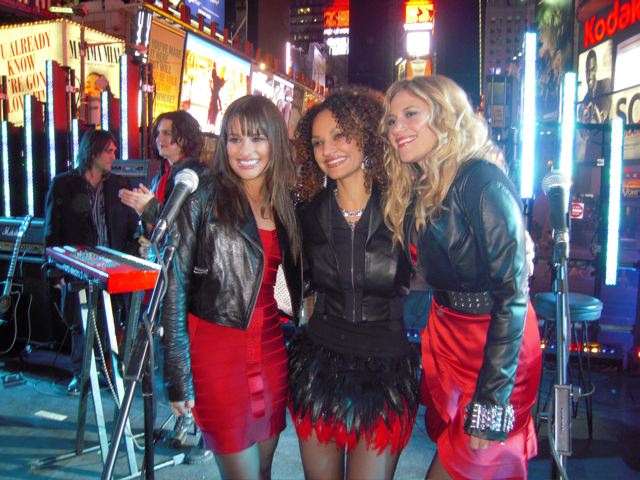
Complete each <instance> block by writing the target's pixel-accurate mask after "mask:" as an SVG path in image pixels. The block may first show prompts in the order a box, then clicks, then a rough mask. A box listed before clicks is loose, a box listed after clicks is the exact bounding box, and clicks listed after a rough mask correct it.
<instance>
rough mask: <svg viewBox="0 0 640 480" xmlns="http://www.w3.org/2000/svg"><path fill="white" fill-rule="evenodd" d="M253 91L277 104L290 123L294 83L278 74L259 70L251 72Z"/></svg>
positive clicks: (285, 119) (286, 121)
mask: <svg viewBox="0 0 640 480" xmlns="http://www.w3.org/2000/svg"><path fill="white" fill-rule="evenodd" d="M251 93H252V94H253V95H263V96H265V97H267V98H268V99H269V100H271V101H272V102H273V103H275V104H276V106H277V107H278V109H279V110H280V111H281V112H282V117H283V118H284V121H285V123H286V124H287V125H288V124H289V120H290V118H291V104H292V103H293V83H292V82H290V81H288V80H285V79H284V78H280V77H278V76H277V75H271V74H266V73H264V72H261V71H259V70H256V71H253V72H252V73H251Z"/></svg>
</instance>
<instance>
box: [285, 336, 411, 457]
mask: <svg viewBox="0 0 640 480" xmlns="http://www.w3.org/2000/svg"><path fill="white" fill-rule="evenodd" d="M419 369H420V361H419V358H418V354H417V353H416V352H415V351H414V350H413V349H412V348H410V349H409V351H408V353H407V354H406V355H402V356H399V357H391V358H380V357H360V356H355V355H348V354H344V353H340V352H336V351H335V350H332V349H329V348H326V347H324V346H322V345H319V344H318V343H316V342H314V341H313V340H312V339H310V338H309V336H308V335H307V333H306V331H305V330H301V331H300V332H298V333H297V334H296V336H295V337H294V338H293V339H292V340H291V342H290V344H289V387H290V400H289V410H290V412H291V417H292V419H293V422H294V425H295V428H296V433H297V434H298V438H300V439H301V440H307V439H308V438H309V437H310V435H311V433H312V432H315V434H316V436H317V438H318V440H319V441H320V442H322V443H329V442H335V443H336V446H337V447H339V448H342V449H345V450H347V451H349V450H350V449H352V448H354V447H355V446H356V444H357V443H358V442H359V441H360V440H361V439H363V438H364V439H366V442H367V443H368V445H369V449H370V450H376V451H377V452H378V453H379V454H381V453H382V452H383V451H384V450H386V449H387V448H388V447H390V448H391V453H392V454H395V453H397V452H400V451H402V449H403V448H404V447H406V445H407V443H408V442H409V438H410V437H411V431H412V429H413V424H414V422H415V419H416V412H417V410H418V391H419V388H418V374H419V373H418V372H419Z"/></svg>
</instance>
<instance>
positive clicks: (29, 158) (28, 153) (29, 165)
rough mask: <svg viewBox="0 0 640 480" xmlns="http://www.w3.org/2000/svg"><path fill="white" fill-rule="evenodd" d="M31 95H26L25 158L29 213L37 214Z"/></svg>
mask: <svg viewBox="0 0 640 480" xmlns="http://www.w3.org/2000/svg"><path fill="white" fill-rule="evenodd" d="M32 98H33V97H32V96H31V95H25V96H24V158H25V167H26V169H27V213H29V214H30V215H35V207H34V205H35V199H34V192H33V123H32V121H33V119H32V118H31V115H32V114H33V110H32V108H31V102H32Z"/></svg>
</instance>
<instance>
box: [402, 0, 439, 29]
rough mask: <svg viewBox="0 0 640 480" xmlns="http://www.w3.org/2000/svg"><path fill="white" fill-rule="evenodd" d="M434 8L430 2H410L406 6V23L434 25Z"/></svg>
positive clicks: (425, 0)
mask: <svg viewBox="0 0 640 480" xmlns="http://www.w3.org/2000/svg"><path fill="white" fill-rule="evenodd" d="M433 18H434V7H433V2H432V1H429V0H422V1H409V2H407V3H405V5H404V23H405V24H412V23H425V24H431V25H433Z"/></svg>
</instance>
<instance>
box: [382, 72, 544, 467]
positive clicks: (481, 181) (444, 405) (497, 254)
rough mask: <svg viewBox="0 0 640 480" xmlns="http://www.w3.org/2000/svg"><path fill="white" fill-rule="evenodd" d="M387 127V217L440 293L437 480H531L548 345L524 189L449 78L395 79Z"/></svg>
mask: <svg viewBox="0 0 640 480" xmlns="http://www.w3.org/2000/svg"><path fill="white" fill-rule="evenodd" d="M381 129H382V133H383V135H384V136H385V137H386V138H387V140H388V145H387V152H386V155H385V168H386V169H387V173H388V175H389V190H388V193H387V196H386V202H385V207H384V215H385V220H386V222H387V224H388V226H389V227H390V228H391V229H392V230H393V232H394V240H395V241H396V242H399V243H401V244H402V245H404V246H405V248H407V249H408V247H409V246H410V245H411V246H415V248H416V249H417V267H418V268H419V269H420V271H421V272H422V274H423V275H424V276H425V278H426V279H427V282H428V283H429V284H430V286H431V287H432V288H433V289H434V296H433V303H432V308H431V313H430V316H429V321H428V323H427V327H426V328H425V331H424V333H423V338H422V354H423V356H422V368H423V377H422V381H421V382H422V383H421V392H420V393H421V401H422V402H423V403H424V404H425V405H426V407H427V414H426V417H425V422H426V426H427V430H428V432H429V435H430V436H431V438H432V439H433V440H434V441H435V442H436V444H437V453H436V456H435V457H434V459H433V462H432V463H431V466H430V468H429V471H428V472H427V478H438V479H441V478H456V479H458V478H470V479H471V478H472V479H480V478H524V477H526V476H527V460H528V459H529V458H531V457H533V456H535V455H536V453H537V443H536V435H535V430H534V425H533V421H532V418H531V414H530V408H531V406H532V405H533V403H534V401H535V396H536V390H537V387H538V381H539V377H540V370H541V351H540V340H539V334H538V330H537V321H536V317H535V313H534V311H533V308H532V307H531V305H530V303H529V294H528V281H527V273H528V272H527V259H526V248H525V243H526V242H525V229H524V225H523V217H522V212H521V205H520V201H519V198H518V194H517V192H516V189H515V187H514V186H513V184H512V183H511V181H510V180H509V179H508V178H507V176H506V175H505V173H504V172H503V170H502V169H501V168H500V167H499V166H498V164H497V163H496V162H495V159H496V158H497V156H496V153H495V152H496V148H495V147H494V146H493V145H492V144H491V143H490V142H489V141H488V135H487V127H486V124H485V122H484V120H483V119H482V118H481V117H479V116H478V115H476V114H475V113H474V112H473V110H472V108H471V105H470V103H469V101H468V99H467V96H466V94H465V92H464V91H463V90H462V89H461V88H460V87H459V86H458V85H457V84H456V83H455V82H453V81H452V80H450V79H448V78H446V77H442V76H438V75H434V76H430V77H418V78H415V79H413V80H402V81H399V82H396V83H395V84H393V85H392V86H391V87H390V89H389V91H388V92H387V95H386V98H385V115H384V117H383V121H382V127H381ZM492 160H494V161H492Z"/></svg>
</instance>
